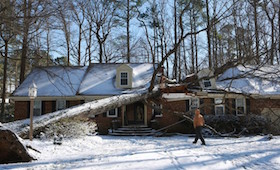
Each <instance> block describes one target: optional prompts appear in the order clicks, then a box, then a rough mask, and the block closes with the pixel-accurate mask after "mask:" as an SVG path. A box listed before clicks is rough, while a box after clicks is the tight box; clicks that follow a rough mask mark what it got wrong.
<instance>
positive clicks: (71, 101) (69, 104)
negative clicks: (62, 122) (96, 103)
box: [67, 100, 84, 107]
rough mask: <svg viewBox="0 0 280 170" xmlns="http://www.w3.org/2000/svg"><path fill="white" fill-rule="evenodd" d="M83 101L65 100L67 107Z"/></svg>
mask: <svg viewBox="0 0 280 170" xmlns="http://www.w3.org/2000/svg"><path fill="white" fill-rule="evenodd" d="M82 103H84V101H81V100H69V101H67V107H72V106H77V105H79V104H82Z"/></svg>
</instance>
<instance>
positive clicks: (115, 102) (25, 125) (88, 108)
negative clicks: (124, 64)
mask: <svg viewBox="0 0 280 170" xmlns="http://www.w3.org/2000/svg"><path fill="white" fill-rule="evenodd" d="M157 95H159V91H152V92H150V93H133V94H123V95H119V96H113V97H108V98H105V99H100V100H95V101H92V102H88V103H84V104H82V105H78V106H74V107H71V108H68V109H65V110H60V111H56V112H53V113H48V114H45V115H42V116H38V117H34V121H33V129H34V131H36V130H38V129H41V128H42V127H45V126H46V125H48V124H51V123H54V122H57V121H59V120H61V119H63V118H70V117H75V116H78V115H81V114H85V115H89V114H91V115H98V114H102V113H104V112H106V111H108V110H111V109H114V108H118V107H121V106H122V105H128V104H131V103H134V102H137V101H140V100H144V99H146V98H149V97H155V96H157ZM29 123H30V122H29V119H25V120H19V121H15V122H11V123H6V124H4V126H6V127H8V128H9V129H11V130H12V131H13V132H15V133H16V134H18V135H19V136H20V137H23V138H27V136H28V132H29V129H30V128H29Z"/></svg>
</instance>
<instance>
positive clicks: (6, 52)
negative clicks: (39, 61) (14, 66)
mask: <svg viewBox="0 0 280 170" xmlns="http://www.w3.org/2000/svg"><path fill="white" fill-rule="evenodd" d="M4 55H5V56H4V70H3V74H4V75H3V89H2V103H1V117H0V118H1V121H3V122H4V121H5V100H6V82H7V65H8V40H5V54H4Z"/></svg>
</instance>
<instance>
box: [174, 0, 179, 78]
mask: <svg viewBox="0 0 280 170" xmlns="http://www.w3.org/2000/svg"><path fill="white" fill-rule="evenodd" d="M176 6H177V1H176V0H174V44H177V7H176ZM177 51H178V50H177V48H176V50H175V52H174V65H173V78H174V79H176V80H177V67H178V66H177V65H178V59H177Z"/></svg>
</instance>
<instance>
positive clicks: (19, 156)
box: [0, 125, 34, 164]
mask: <svg viewBox="0 0 280 170" xmlns="http://www.w3.org/2000/svg"><path fill="white" fill-rule="evenodd" d="M0 153H1V154H0V164H7V163H17V162H29V161H31V160H34V158H33V157H32V156H31V155H30V154H29V153H28V152H27V149H26V148H25V146H24V145H23V144H22V143H21V142H20V140H19V138H18V137H17V135H16V134H14V133H13V132H12V131H11V130H8V129H6V128H4V127H3V126H1V125H0Z"/></svg>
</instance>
